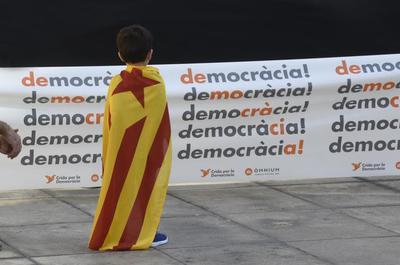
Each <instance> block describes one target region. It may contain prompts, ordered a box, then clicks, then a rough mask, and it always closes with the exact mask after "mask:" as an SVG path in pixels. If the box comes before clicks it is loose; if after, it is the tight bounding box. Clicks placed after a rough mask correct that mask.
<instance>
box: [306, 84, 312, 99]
mask: <svg viewBox="0 0 400 265" xmlns="http://www.w3.org/2000/svg"><path fill="white" fill-rule="evenodd" d="M311 92H312V83H311V82H308V88H307V94H306V95H307V96H309V95H311Z"/></svg>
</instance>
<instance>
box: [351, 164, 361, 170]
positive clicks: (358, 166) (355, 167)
mask: <svg viewBox="0 0 400 265" xmlns="http://www.w3.org/2000/svg"><path fill="white" fill-rule="evenodd" d="M351 165H352V166H353V171H357V170H359V169H360V167H361V162H358V163H351Z"/></svg>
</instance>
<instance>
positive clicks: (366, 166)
mask: <svg viewBox="0 0 400 265" xmlns="http://www.w3.org/2000/svg"><path fill="white" fill-rule="evenodd" d="M351 165H352V167H353V171H380V170H386V164H385V163H384V162H380V163H368V162H365V163H363V162H356V163H351Z"/></svg>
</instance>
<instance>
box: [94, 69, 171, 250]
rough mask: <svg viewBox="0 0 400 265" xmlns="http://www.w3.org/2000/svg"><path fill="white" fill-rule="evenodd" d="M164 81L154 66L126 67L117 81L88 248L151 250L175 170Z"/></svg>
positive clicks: (108, 106) (107, 111)
mask: <svg viewBox="0 0 400 265" xmlns="http://www.w3.org/2000/svg"><path fill="white" fill-rule="evenodd" d="M170 138H171V129H170V122H169V115H168V106H167V100H166V92H165V84H164V81H163V79H162V77H161V75H160V73H159V72H158V70H157V69H156V68H154V67H150V66H142V67H136V66H128V67H127V69H126V70H124V71H122V72H121V74H120V75H118V76H116V77H114V78H113V80H112V81H111V84H110V88H109V91H108V97H107V103H106V107H105V112H104V125H103V184H102V188H101V191H100V197H99V201H98V205H97V209H96V213H95V218H94V224H93V229H92V233H91V237H90V241H89V248H91V249H94V250H129V249H146V248H148V247H150V245H151V243H152V241H153V239H154V236H155V233H156V231H157V228H158V224H159V222H160V217H161V213H162V209H163V206H164V201H165V197H166V192H167V187H168V179H169V174H170V170H171V152H172V150H171V140H170Z"/></svg>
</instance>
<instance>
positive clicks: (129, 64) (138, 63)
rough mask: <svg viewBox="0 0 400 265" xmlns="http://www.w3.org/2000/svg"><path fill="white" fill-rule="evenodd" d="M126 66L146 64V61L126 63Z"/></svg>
mask: <svg viewBox="0 0 400 265" xmlns="http://www.w3.org/2000/svg"><path fill="white" fill-rule="evenodd" d="M126 65H127V66H147V62H146V61H144V62H136V63H126Z"/></svg>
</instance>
